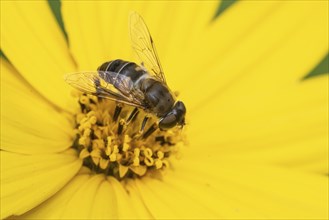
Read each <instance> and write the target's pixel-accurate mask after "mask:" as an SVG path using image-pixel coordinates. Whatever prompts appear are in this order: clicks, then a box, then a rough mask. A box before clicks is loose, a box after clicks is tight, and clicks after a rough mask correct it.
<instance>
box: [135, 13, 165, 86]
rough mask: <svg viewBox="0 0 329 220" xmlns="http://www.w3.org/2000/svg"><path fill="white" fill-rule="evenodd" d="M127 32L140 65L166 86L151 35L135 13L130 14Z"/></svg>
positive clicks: (141, 19)
mask: <svg viewBox="0 0 329 220" xmlns="http://www.w3.org/2000/svg"><path fill="white" fill-rule="evenodd" d="M129 30H130V39H131V45H132V47H133V49H134V51H135V53H136V54H137V56H138V58H139V60H140V62H141V64H142V65H143V66H145V67H146V69H147V70H148V71H149V73H150V74H151V75H153V76H155V78H157V79H158V80H160V81H162V82H164V83H165V84H166V79H165V76H164V72H163V70H162V67H161V64H160V60H159V58H158V55H157V52H156V49H155V45H154V42H153V39H152V37H151V34H150V32H149V30H148V28H147V26H146V24H145V22H144V20H143V18H142V17H141V16H140V15H139V14H138V13H137V12H132V13H131V14H130V19H129Z"/></svg>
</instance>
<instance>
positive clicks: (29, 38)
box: [1, 1, 75, 108]
mask: <svg viewBox="0 0 329 220" xmlns="http://www.w3.org/2000/svg"><path fill="white" fill-rule="evenodd" d="M1 49H2V50H3V51H4V53H5V54H6V56H7V57H8V59H9V60H10V62H11V63H12V64H13V65H14V66H15V68H16V69H17V70H18V71H19V72H20V73H21V74H22V75H23V77H24V78H25V79H26V80H27V81H28V82H29V83H31V85H32V86H33V87H35V88H36V89H37V90H38V91H39V92H41V93H42V94H43V95H44V96H45V97H46V98H47V99H49V100H51V101H52V102H53V103H55V104H57V105H59V106H60V107H63V108H66V107H67V105H68V98H69V97H70V96H69V91H70V88H69V86H67V85H65V82H64V80H63V75H64V74H65V73H68V72H74V69H75V67H74V62H73V61H72V59H71V57H70V53H69V51H68V48H67V44H66V41H65V38H64V36H63V34H62V32H61V30H60V28H59V26H58V24H57V23H56V21H55V18H54V16H53V14H52V12H51V11H50V8H49V5H48V3H47V2H46V1H34V2H22V1H20V2H17V1H1Z"/></svg>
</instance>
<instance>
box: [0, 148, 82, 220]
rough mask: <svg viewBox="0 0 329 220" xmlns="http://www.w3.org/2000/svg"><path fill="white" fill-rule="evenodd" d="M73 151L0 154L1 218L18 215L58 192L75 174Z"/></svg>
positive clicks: (77, 165) (78, 162)
mask: <svg viewBox="0 0 329 220" xmlns="http://www.w3.org/2000/svg"><path fill="white" fill-rule="evenodd" d="M80 166H81V161H80V160H77V155H76V154H75V152H74V151H67V152H66V153H61V154H42V155H23V154H16V153H9V152H6V151H1V218H6V217H8V216H11V215H21V214H23V213H25V212H27V211H29V210H31V209H32V208H34V207H36V206H37V205H39V204H40V203H42V202H44V201H45V200H47V199H48V198H50V197H51V196H52V195H54V194H55V193H56V192H57V191H59V190H60V189H61V188H62V187H63V186H64V185H65V184H66V183H67V182H68V181H69V180H70V179H71V178H72V177H73V176H74V175H75V174H76V173H77V172H78V170H79V168H80Z"/></svg>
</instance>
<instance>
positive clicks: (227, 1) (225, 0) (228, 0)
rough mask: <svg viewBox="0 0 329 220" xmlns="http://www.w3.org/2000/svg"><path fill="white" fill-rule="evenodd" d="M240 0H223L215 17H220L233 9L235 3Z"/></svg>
mask: <svg viewBox="0 0 329 220" xmlns="http://www.w3.org/2000/svg"><path fill="white" fill-rule="evenodd" d="M237 1H238V0H223V1H222V2H221V3H220V4H219V7H218V9H217V12H216V15H215V17H217V16H219V15H220V14H222V13H223V12H224V11H225V10H226V9H228V8H229V7H231V6H232V5H233V4H234V3H236V2H237Z"/></svg>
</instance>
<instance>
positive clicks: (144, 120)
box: [139, 116, 150, 133]
mask: <svg viewBox="0 0 329 220" xmlns="http://www.w3.org/2000/svg"><path fill="white" fill-rule="evenodd" d="M149 118H150V117H149V116H145V117H144V119H143V122H142V126H141V128H140V130H139V132H140V133H143V131H144V128H145V125H146V122H147V121H148V120H149Z"/></svg>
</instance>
